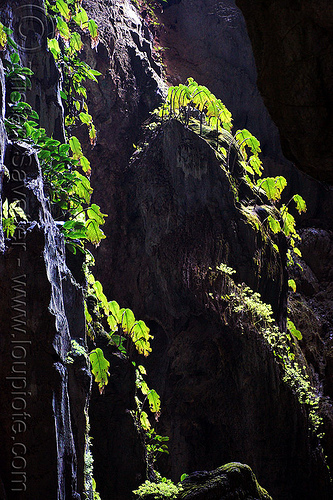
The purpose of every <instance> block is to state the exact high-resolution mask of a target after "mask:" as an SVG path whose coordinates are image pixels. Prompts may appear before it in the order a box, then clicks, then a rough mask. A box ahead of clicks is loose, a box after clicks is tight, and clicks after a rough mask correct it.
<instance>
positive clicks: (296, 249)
mask: <svg viewBox="0 0 333 500" xmlns="http://www.w3.org/2000/svg"><path fill="white" fill-rule="evenodd" d="M294 253H295V254H296V255H298V257H302V252H301V251H300V249H299V248H297V247H294Z"/></svg>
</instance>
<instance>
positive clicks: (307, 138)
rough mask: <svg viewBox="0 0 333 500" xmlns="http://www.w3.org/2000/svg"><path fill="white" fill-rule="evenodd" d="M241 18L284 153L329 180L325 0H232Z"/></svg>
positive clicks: (329, 17)
mask: <svg viewBox="0 0 333 500" xmlns="http://www.w3.org/2000/svg"><path fill="white" fill-rule="evenodd" d="M236 3H237V5H238V6H239V7H240V8H241V9H242V12H243V14H244V17H245V19H246V23H247V27H248V31H249V35H250V38H251V41H252V46H253V51H254V55H255V59H256V65H257V68H258V85H259V89H260V91H261V94H262V96H263V98H264V101H265V104H266V106H267V108H268V110H269V112H270V114H271V116H272V118H273V120H274V122H275V123H276V124H277V126H278V128H279V132H280V137H281V142H282V147H283V151H284V154H285V155H286V156H287V157H288V158H289V159H291V160H292V161H294V162H295V163H296V165H297V166H298V168H300V169H301V170H303V171H304V172H306V173H308V174H310V175H311V176H312V177H314V178H317V179H320V180H322V181H326V182H329V183H331V184H332V182H333V170H332V163H333V162H332V149H333V148H332V135H333V134H332V127H333V125H332V112H331V109H332V67H333V66H332V56H331V50H330V48H331V47H332V26H333V7H332V4H331V3H330V2H329V1H327V0H321V1H319V2H318V1H316V0H308V1H306V2H303V1H296V2H292V3H288V2H285V1H283V0H280V1H278V2H276V1H271V0H270V1H268V2H267V1H263V0H258V1H255V2H253V1H248V0H237V1H236Z"/></svg>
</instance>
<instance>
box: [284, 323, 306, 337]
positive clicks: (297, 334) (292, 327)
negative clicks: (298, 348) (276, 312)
mask: <svg viewBox="0 0 333 500" xmlns="http://www.w3.org/2000/svg"><path fill="white" fill-rule="evenodd" d="M287 328H288V330H289V331H290V333H291V334H292V335H293V336H294V337H296V338H297V339H298V340H302V338H303V335H302V334H301V332H300V331H299V330H297V328H296V326H295V325H294V323H293V322H292V321H291V320H290V319H288V320H287Z"/></svg>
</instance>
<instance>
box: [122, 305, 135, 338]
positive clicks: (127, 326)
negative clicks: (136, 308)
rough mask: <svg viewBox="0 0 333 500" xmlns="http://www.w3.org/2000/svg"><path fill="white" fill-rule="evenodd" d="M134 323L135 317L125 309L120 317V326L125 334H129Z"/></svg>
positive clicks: (129, 310)
mask: <svg viewBox="0 0 333 500" xmlns="http://www.w3.org/2000/svg"><path fill="white" fill-rule="evenodd" d="M134 323H135V317H134V314H133V311H131V309H125V310H124V312H123V316H122V321H121V326H122V329H123V330H124V332H125V333H127V334H129V333H130V331H131V329H132V327H133V325H134Z"/></svg>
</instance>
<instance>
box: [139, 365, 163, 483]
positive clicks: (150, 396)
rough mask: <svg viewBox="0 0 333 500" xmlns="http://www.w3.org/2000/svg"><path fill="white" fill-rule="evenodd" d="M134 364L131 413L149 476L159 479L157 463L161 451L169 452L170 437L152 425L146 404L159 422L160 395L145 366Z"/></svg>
mask: <svg viewBox="0 0 333 500" xmlns="http://www.w3.org/2000/svg"><path fill="white" fill-rule="evenodd" d="M133 365H134V367H135V380H136V382H135V385H136V391H135V402H136V410H132V411H131V415H132V418H133V421H134V424H135V427H136V429H137V431H138V434H139V436H140V438H141V441H142V444H143V448H144V451H145V462H146V468H147V477H148V478H149V479H152V478H154V479H155V480H157V476H158V473H157V472H156V471H155V463H156V461H157V459H158V457H159V456H160V454H161V453H169V451H168V446H167V444H166V442H168V441H169V438H168V437H167V436H161V435H159V434H158V433H157V432H156V430H155V429H154V428H153V427H152V425H151V422H150V420H149V416H148V414H147V412H146V411H145V405H146V403H148V406H149V409H150V411H151V412H152V413H153V414H154V415H155V421H156V422H157V421H158V418H159V416H160V407H161V404H160V397H159V395H158V394H157V392H156V391H155V390H154V389H149V387H148V385H147V382H146V380H145V378H144V376H145V375H147V372H146V369H145V367H144V366H142V365H137V364H136V363H135V362H133ZM139 391H140V396H139Z"/></svg>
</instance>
